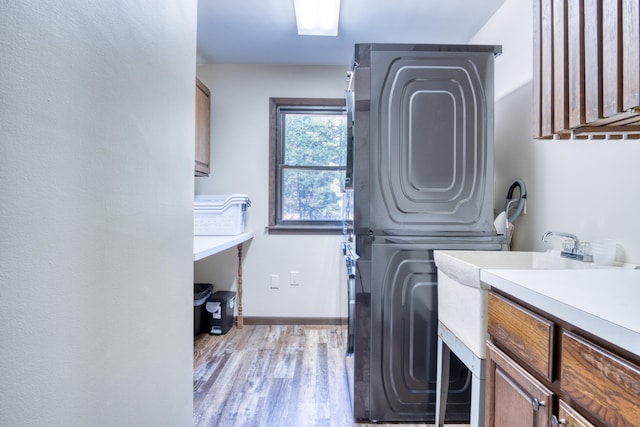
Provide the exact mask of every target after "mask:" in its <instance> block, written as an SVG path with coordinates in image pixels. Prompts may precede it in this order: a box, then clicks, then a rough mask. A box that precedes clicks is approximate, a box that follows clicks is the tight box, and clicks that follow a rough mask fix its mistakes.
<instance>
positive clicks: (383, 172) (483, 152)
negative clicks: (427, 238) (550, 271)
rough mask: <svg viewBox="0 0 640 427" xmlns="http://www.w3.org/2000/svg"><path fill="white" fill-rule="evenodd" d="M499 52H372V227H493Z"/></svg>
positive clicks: (400, 230) (414, 230)
mask: <svg viewBox="0 0 640 427" xmlns="http://www.w3.org/2000/svg"><path fill="white" fill-rule="evenodd" d="M493 61H494V58H493V53H489V52H482V53H479V52H442V51H438V52H428V51H427V52H424V51H421V52H413V51H401V52H394V51H375V50H374V51H373V52H372V53H371V119H370V120H371V127H370V129H371V140H370V143H371V147H370V149H371V152H370V155H371V159H370V167H371V170H372V172H371V176H372V180H371V184H370V185H371V209H372V210H371V228H372V229H373V230H374V233H375V234H378V233H379V231H380V230H383V231H384V232H387V233H391V234H399V235H418V234H423V235H424V234H433V233H434V232H441V231H449V232H450V231H454V232H455V231H464V232H471V233H478V234H482V233H490V232H492V230H493V138H494V137H493V120H494V119H493V103H494V99H493V82H492V80H493V66H494V62H493Z"/></svg>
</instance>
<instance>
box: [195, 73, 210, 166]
mask: <svg viewBox="0 0 640 427" xmlns="http://www.w3.org/2000/svg"><path fill="white" fill-rule="evenodd" d="M210 138H211V92H209V89H208V88H207V87H206V86H205V85H204V83H202V82H201V81H200V80H199V79H196V141H195V165H194V173H195V175H196V176H207V175H209V171H210V167H209V162H210V161H211V160H210V156H211V154H210V144H211V142H210Z"/></svg>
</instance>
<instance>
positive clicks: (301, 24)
mask: <svg viewBox="0 0 640 427" xmlns="http://www.w3.org/2000/svg"><path fill="white" fill-rule="evenodd" d="M293 4H294V7H295V10H296V22H297V24H298V34H299V35H301V36H337V35H338V20H339V19H340V0H293Z"/></svg>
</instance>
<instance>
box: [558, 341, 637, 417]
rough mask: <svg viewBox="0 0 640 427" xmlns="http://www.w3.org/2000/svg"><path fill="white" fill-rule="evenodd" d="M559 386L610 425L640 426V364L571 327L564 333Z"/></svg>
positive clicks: (594, 415) (577, 402) (573, 399)
mask: <svg viewBox="0 0 640 427" xmlns="http://www.w3.org/2000/svg"><path fill="white" fill-rule="evenodd" d="M560 387H561V388H562V390H563V391H564V392H565V393H567V394H568V395H569V396H570V397H571V401H572V402H574V403H576V404H578V405H580V406H582V407H583V408H584V409H585V410H587V411H589V413H590V414H592V415H593V417H595V418H596V419H598V420H599V421H600V422H602V423H603V424H605V425H610V426H619V427H624V426H629V427H631V426H636V427H637V426H638V420H640V405H639V404H638V396H640V368H639V367H638V366H636V365H633V364H631V363H629V362H627V361H625V360H623V359H621V358H619V357H618V356H616V355H615V354H613V353H610V352H608V351H606V350H604V349H602V348H600V347H598V346H596V345H595V344H593V343H591V342H589V341H586V340H585V339H583V338H581V337H579V336H577V335H575V334H573V333H571V332H568V331H563V333H562V363H561V366H560Z"/></svg>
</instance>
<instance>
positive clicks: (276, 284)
mask: <svg viewBox="0 0 640 427" xmlns="http://www.w3.org/2000/svg"><path fill="white" fill-rule="evenodd" d="M279 288H280V275H279V274H272V275H271V289H279Z"/></svg>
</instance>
